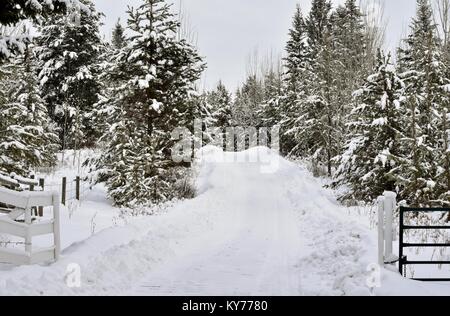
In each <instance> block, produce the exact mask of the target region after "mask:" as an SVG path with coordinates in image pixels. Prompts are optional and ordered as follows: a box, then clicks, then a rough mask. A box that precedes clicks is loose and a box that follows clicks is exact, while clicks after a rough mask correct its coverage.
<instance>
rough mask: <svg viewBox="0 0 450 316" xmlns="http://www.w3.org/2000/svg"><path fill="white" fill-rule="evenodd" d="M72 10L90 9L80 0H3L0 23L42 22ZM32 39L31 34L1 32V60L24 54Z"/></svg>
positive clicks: (14, 24)
mask: <svg viewBox="0 0 450 316" xmlns="http://www.w3.org/2000/svg"><path fill="white" fill-rule="evenodd" d="M70 11H79V12H81V11H83V12H85V13H89V9H88V8H87V7H86V6H85V5H83V4H82V3H81V2H80V1H79V0H33V1H29V0H2V1H1V2H0V25H5V26H10V27H12V26H16V25H19V24H20V23H21V22H24V21H27V20H28V21H30V20H31V21H33V22H35V23H41V22H42V21H43V20H45V19H47V18H49V17H51V16H55V15H58V14H63V13H67V12H70ZM31 41H32V37H31V36H30V35H29V34H23V33H21V34H19V35H9V36H4V34H0V60H2V59H8V58H10V57H13V56H16V55H20V54H22V53H23V52H24V51H25V49H26V45H27V44H29V43H30V42H31Z"/></svg>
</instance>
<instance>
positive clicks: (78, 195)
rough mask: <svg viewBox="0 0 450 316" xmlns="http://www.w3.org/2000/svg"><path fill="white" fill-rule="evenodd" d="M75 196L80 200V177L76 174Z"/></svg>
mask: <svg viewBox="0 0 450 316" xmlns="http://www.w3.org/2000/svg"><path fill="white" fill-rule="evenodd" d="M75 198H76V199H77V200H78V201H79V200H80V177H79V176H77V177H76V179H75Z"/></svg>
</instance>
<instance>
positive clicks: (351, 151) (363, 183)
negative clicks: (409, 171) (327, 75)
mask: <svg viewBox="0 0 450 316" xmlns="http://www.w3.org/2000/svg"><path fill="white" fill-rule="evenodd" d="M374 71H375V72H374V74H372V75H370V76H369V77H368V78H367V79H366V81H365V83H364V85H363V86H362V87H361V88H360V89H359V90H358V91H356V92H355V93H354V96H355V99H356V101H357V104H358V105H357V106H356V107H355V108H354V109H353V110H352V113H351V115H350V118H351V121H350V123H349V135H348V141H347V145H346V146H345V148H344V153H343V154H342V155H340V156H339V158H338V160H337V162H338V168H337V171H336V174H335V176H334V179H335V182H334V185H345V186H346V187H347V188H348V191H347V192H345V194H344V195H343V196H341V199H342V200H352V201H355V200H356V201H365V202H373V201H374V200H376V198H377V197H378V196H380V195H382V194H383V192H384V191H396V189H397V185H398V177H399V176H400V175H401V172H400V170H399V166H400V164H401V161H402V157H403V155H402V154H403V153H402V152H401V149H400V145H401V141H402V139H403V137H404V135H403V124H402V123H403V122H402V117H403V116H404V115H405V97H404V88H405V85H404V83H403V82H402V80H401V79H400V78H399V77H398V75H397V73H396V70H395V66H394V65H393V64H392V61H391V56H390V55H388V56H387V57H386V56H385V55H384V54H383V53H382V52H381V51H380V52H379V53H378V57H377V66H376V67H375V69H374Z"/></svg>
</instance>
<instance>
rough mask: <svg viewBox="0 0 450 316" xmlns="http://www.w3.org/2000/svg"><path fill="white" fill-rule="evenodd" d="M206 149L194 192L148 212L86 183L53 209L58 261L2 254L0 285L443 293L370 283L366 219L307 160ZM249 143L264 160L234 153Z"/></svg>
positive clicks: (448, 288) (96, 290) (75, 291)
mask: <svg viewBox="0 0 450 316" xmlns="http://www.w3.org/2000/svg"><path fill="white" fill-rule="evenodd" d="M204 153H205V155H206V157H207V158H211V157H212V156H214V154H215V158H217V157H219V158H221V159H219V160H224V161H225V162H220V161H217V159H216V161H210V162H206V161H203V162H202V163H201V164H199V167H198V168H199V175H198V180H197V185H198V189H199V196H198V197H197V198H195V199H193V200H189V201H183V202H179V203H176V204H174V205H173V206H171V207H168V208H167V209H166V210H164V211H162V210H161V211H159V212H158V213H157V214H156V215H154V216H147V217H123V216H120V212H119V210H117V209H115V208H113V207H112V206H111V205H110V203H109V202H108V201H107V200H106V198H105V192H104V189H103V188H102V187H96V188H94V190H93V191H92V192H89V193H88V194H87V195H86V197H85V199H84V201H83V202H82V203H81V205H77V207H73V209H71V210H69V209H67V208H66V209H64V210H63V212H64V214H63V219H64V220H63V223H62V233H63V236H62V240H63V246H64V251H63V255H62V258H61V260H60V261H58V262H57V263H54V264H51V265H37V266H29V267H27V266H24V267H13V266H8V265H0V294H1V295H15V294H25V295H118V294H124V295H136V294H137V295H371V294H375V295H450V284H425V283H420V282H414V281H409V280H406V279H403V278H401V277H400V276H399V275H398V274H397V273H395V272H389V271H387V270H383V271H382V272H381V287H377V288H375V289H373V290H371V289H370V288H369V286H368V285H367V284H368V282H367V281H368V280H370V276H371V274H370V272H368V267H369V266H370V264H372V263H374V262H376V233H375V230H374V229H373V228H372V229H371V227H370V223H369V220H368V217H367V216H366V215H365V214H361V215H359V214H358V213H357V212H355V211H354V210H351V209H347V208H344V207H341V206H339V205H338V203H337V202H336V200H335V198H334V196H333V192H331V191H329V190H325V189H323V188H322V183H321V181H320V180H318V179H315V178H313V177H312V176H311V175H310V173H309V172H308V171H307V170H306V169H304V168H301V167H299V166H298V165H296V164H293V163H290V162H288V161H286V160H284V159H282V158H279V157H278V156H277V155H269V152H268V150H267V149H263V148H259V149H252V150H250V151H247V152H244V153H237V154H233V153H225V154H223V153H221V152H219V151H218V150H216V149H213V148H207V149H205V150H204ZM255 154H259V155H260V156H261V157H262V158H264V159H263V160H264V161H265V162H259V163H250V162H242V161H245V160H246V159H247V158H249V157H250V156H254V155H255ZM231 161H234V162H231ZM238 161H241V162H238ZM267 161H268V162H271V163H272V164H274V165H275V166H276V165H277V163H278V168H277V169H276V170H275V172H273V173H266V172H262V171H268V170H266V169H267ZM69 215H70V216H69ZM38 242H41V241H38ZM42 242H44V241H42ZM72 263H76V264H78V265H80V266H81V279H82V286H81V287H80V288H70V287H68V286H67V284H66V282H65V277H66V274H67V267H68V266H69V265H70V264H72Z"/></svg>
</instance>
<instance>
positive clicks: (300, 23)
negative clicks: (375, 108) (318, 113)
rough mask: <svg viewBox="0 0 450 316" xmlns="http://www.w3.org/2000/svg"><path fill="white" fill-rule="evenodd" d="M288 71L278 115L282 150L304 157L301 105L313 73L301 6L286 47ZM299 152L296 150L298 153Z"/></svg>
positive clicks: (286, 153) (297, 10)
mask: <svg viewBox="0 0 450 316" xmlns="http://www.w3.org/2000/svg"><path fill="white" fill-rule="evenodd" d="M286 55H287V56H286V58H285V59H284V66H285V68H286V71H285V74H284V76H283V81H284V86H285V89H284V90H285V91H284V93H283V97H282V98H281V99H280V100H282V102H281V103H280V109H279V113H278V117H279V123H280V125H281V140H280V141H281V143H280V145H281V150H282V153H283V154H285V155H289V154H290V155H291V156H295V157H299V156H302V154H303V153H301V152H300V151H299V150H297V149H299V147H297V148H296V146H297V144H296V141H295V133H296V132H297V131H298V129H299V128H301V125H302V123H303V122H302V121H299V120H298V118H299V115H300V107H301V103H302V102H304V101H305V99H306V95H307V88H308V87H307V82H308V78H309V77H310V71H311V64H312V63H311V58H312V56H311V51H310V45H309V39H308V32H307V29H306V24H305V19H304V17H303V13H302V11H301V8H300V5H298V6H297V9H296V12H295V15H294V18H293V22H292V28H291V29H290V30H289V40H288V42H287V45H286ZM294 149H296V150H294Z"/></svg>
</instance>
